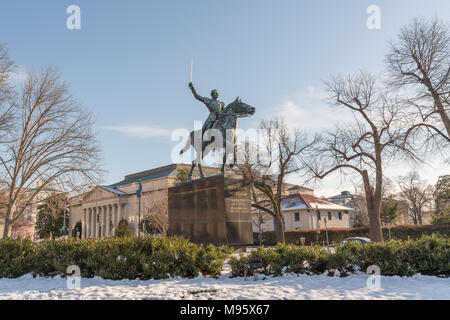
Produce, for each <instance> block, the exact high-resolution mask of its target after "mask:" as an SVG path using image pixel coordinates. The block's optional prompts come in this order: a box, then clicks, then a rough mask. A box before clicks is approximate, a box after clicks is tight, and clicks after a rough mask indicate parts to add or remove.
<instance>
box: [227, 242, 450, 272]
mask: <svg viewBox="0 0 450 320" xmlns="http://www.w3.org/2000/svg"><path fill="white" fill-rule="evenodd" d="M251 258H261V259H262V263H263V267H264V270H263V272H264V273H265V274H267V275H269V274H271V275H276V276H279V275H282V274H283V273H306V274H322V273H324V272H325V271H327V270H338V271H339V273H340V275H341V276H345V275H346V274H348V273H351V272H354V271H355V270H361V271H365V270H367V267H369V266H370V265H377V266H378V267H380V270H381V274H383V275H398V276H412V275H414V274H417V273H420V274H423V275H441V276H450V239H447V238H443V237H439V236H437V235H433V236H423V237H422V238H420V239H418V240H409V241H408V240H407V241H405V240H392V241H388V242H384V243H369V244H365V245H363V244H360V243H356V242H348V243H346V244H345V245H337V246H336V247H335V248H333V249H329V248H323V247H321V246H314V247H311V246H297V245H293V244H278V245H277V246H275V247H272V248H264V247H259V248H257V249H256V250H254V251H252V252H251V253H250V254H249V255H248V256H244V255H243V254H241V255H239V257H232V258H231V259H230V260H229V263H230V265H231V267H232V275H233V276H243V274H244V270H245V266H246V265H247V266H248V263H249V259H251ZM248 271H249V274H251V273H252V270H251V269H249V270H248Z"/></svg>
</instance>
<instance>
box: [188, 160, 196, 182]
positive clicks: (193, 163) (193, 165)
mask: <svg viewBox="0 0 450 320" xmlns="http://www.w3.org/2000/svg"><path fill="white" fill-rule="evenodd" d="M194 168H195V160H194V161H192V166H191V170H189V174H188V181H192V171H194Z"/></svg>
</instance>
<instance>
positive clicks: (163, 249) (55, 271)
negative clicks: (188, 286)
mask: <svg viewBox="0 0 450 320" xmlns="http://www.w3.org/2000/svg"><path fill="white" fill-rule="evenodd" d="M231 252H232V249H231V248H228V247H216V246H213V245H208V246H202V245H196V244H193V243H191V242H189V241H187V240H183V239H179V238H175V237H170V238H153V237H146V238H126V239H119V238H108V239H98V240H91V239H86V240H85V239H83V240H81V239H76V238H70V239H67V240H49V241H43V242H40V243H34V242H32V241H30V240H28V239H5V240H1V241H0V278H16V277H20V276H22V275H24V274H27V273H32V274H33V275H40V276H55V275H61V276H65V275H66V270H67V267H68V266H70V265H77V266H78V267H79V268H80V270H81V276H82V277H87V278H90V277H94V276H99V277H102V278H104V279H113V280H118V279H143V280H145V279H164V278H168V277H176V276H180V277H195V276H197V275H198V274H199V273H202V274H204V275H218V274H220V270H221V267H222V264H223V262H224V261H225V259H226V258H227V257H228V256H229V255H230V254H231Z"/></svg>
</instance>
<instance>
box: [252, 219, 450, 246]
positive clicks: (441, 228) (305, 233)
mask: <svg viewBox="0 0 450 320" xmlns="http://www.w3.org/2000/svg"><path fill="white" fill-rule="evenodd" d="M382 231H383V238H384V240H388V239H389V231H388V229H387V228H386V227H383V228H382ZM433 233H436V234H440V235H442V236H447V237H449V236H450V224H448V223H447V224H439V225H419V226H418V225H402V226H392V227H391V238H392V239H394V240H396V239H397V240H408V239H419V238H420V237H422V236H423V235H432V234H433ZM284 236H285V238H286V243H292V244H301V243H300V238H302V237H304V238H305V244H307V245H309V244H311V243H316V242H317V232H316V230H292V231H285V232H284ZM350 237H369V228H367V227H364V228H345V229H344V228H342V229H334V228H332V229H328V238H329V241H330V243H333V242H339V241H341V240H343V239H345V238H350ZM254 238H255V242H254V243H255V244H259V240H258V234H257V233H255V234H254ZM263 239H265V240H264V242H263V244H265V245H275V244H276V238H275V232H273V231H267V232H264V238H263ZM319 243H326V235H325V230H321V232H320V235H319Z"/></svg>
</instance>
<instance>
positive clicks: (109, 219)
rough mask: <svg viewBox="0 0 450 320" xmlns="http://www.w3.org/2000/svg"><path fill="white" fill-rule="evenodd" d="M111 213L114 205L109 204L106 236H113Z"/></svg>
mask: <svg viewBox="0 0 450 320" xmlns="http://www.w3.org/2000/svg"><path fill="white" fill-rule="evenodd" d="M111 214H112V206H108V207H107V210H106V236H107V237H110V236H111Z"/></svg>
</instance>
